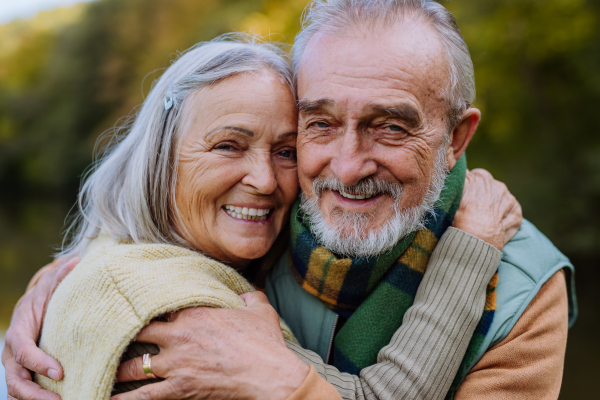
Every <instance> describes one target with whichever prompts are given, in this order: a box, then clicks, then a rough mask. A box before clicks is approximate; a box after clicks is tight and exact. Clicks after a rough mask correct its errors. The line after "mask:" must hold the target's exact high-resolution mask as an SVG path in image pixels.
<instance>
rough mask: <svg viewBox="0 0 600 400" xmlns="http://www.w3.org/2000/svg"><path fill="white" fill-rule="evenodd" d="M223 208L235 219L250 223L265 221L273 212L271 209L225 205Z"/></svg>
mask: <svg viewBox="0 0 600 400" xmlns="http://www.w3.org/2000/svg"><path fill="white" fill-rule="evenodd" d="M223 208H224V209H225V212H226V213H227V214H229V215H231V216H232V217H234V218H237V219H244V220H250V221H265V220H266V219H267V218H268V217H269V213H270V212H271V210H270V209H265V208H248V207H236V206H232V205H230V204H227V205H225V206H224V207H223Z"/></svg>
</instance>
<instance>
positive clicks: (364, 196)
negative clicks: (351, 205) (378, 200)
mask: <svg viewBox="0 0 600 400" xmlns="http://www.w3.org/2000/svg"><path fill="white" fill-rule="evenodd" d="M338 193H339V194H341V195H342V197H345V198H347V199H352V200H354V199H356V200H365V199H370V198H371V197H373V196H375V194H374V193H369V194H356V195H354V194H350V193H346V192H343V191H339V192H338Z"/></svg>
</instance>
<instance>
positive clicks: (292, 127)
mask: <svg viewBox="0 0 600 400" xmlns="http://www.w3.org/2000/svg"><path fill="white" fill-rule="evenodd" d="M189 100H190V101H189V102H188V103H187V105H186V106H185V107H184V110H183V111H184V114H183V117H184V121H186V122H185V123H184V125H183V127H182V128H183V130H182V131H183V138H182V144H181V150H180V153H179V172H178V178H177V183H176V189H175V190H176V191H175V196H176V203H177V207H178V209H179V212H180V217H181V219H180V220H179V221H177V219H175V220H174V221H175V222H174V224H175V229H176V231H177V232H178V233H179V235H181V236H182V237H183V238H184V239H186V240H187V241H188V242H189V243H190V244H192V246H194V247H195V248H196V249H198V250H199V251H201V252H203V253H204V254H206V255H208V256H210V257H213V258H215V259H217V260H219V261H222V262H225V263H227V264H229V265H232V266H235V267H240V266H244V265H245V264H247V263H248V262H249V260H251V259H255V258H259V257H261V256H263V255H264V254H266V252H267V251H268V250H269V248H270V247H271V245H272V244H273V242H274V241H275V239H276V238H277V235H278V234H279V232H280V230H281V227H282V226H283V224H284V223H285V220H286V217H287V212H288V210H289V209H290V207H291V205H292V203H293V202H294V200H295V198H296V196H297V195H298V177H297V172H296V128H297V127H296V124H297V121H296V103H295V99H294V97H293V96H292V93H291V92H290V90H289V88H288V87H287V85H286V84H285V83H284V82H283V81H282V80H281V79H280V78H279V77H278V76H277V75H276V74H275V73H274V72H272V71H261V72H252V73H241V74H238V75H234V76H233V77H230V78H227V79H225V80H224V81H222V82H220V83H218V84H217V85H214V86H212V87H210V88H205V89H201V90H199V91H198V92H196V93H195V94H193V95H192V96H191V98H190V99H189Z"/></svg>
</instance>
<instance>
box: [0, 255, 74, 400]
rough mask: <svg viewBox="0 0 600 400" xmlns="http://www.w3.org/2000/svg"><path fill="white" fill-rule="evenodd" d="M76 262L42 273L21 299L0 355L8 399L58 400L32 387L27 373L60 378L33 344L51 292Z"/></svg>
mask: <svg viewBox="0 0 600 400" xmlns="http://www.w3.org/2000/svg"><path fill="white" fill-rule="evenodd" d="M78 262H79V258H74V259H71V260H70V261H68V262H65V263H62V264H59V265H58V266H56V267H55V268H53V269H51V270H49V271H48V272H44V273H42V274H41V276H40V278H39V281H38V282H37V284H35V286H33V288H31V289H30V290H29V291H28V292H27V293H26V294H25V296H23V298H22V299H21V301H20V303H19V305H18V307H17V308H16V310H15V313H14V314H13V318H12V321H11V324H10V327H9V328H8V331H7V332H6V342H5V345H4V351H3V352H2V364H4V368H5V370H6V386H7V387H8V398H9V399H19V400H60V396H59V395H57V394H56V393H52V392H49V391H47V390H43V389H42V388H40V387H39V386H38V385H37V384H35V383H34V382H33V381H32V379H31V373H30V372H29V371H28V370H31V371H33V372H35V373H38V374H41V375H44V376H47V377H48V378H50V379H54V380H56V381H59V380H61V379H62V377H63V370H62V367H61V366H60V364H59V363H58V362H57V361H56V360H55V359H53V358H52V357H50V356H48V355H47V354H45V353H44V352H43V351H41V350H40V349H38V347H37V344H36V343H37V340H38V337H39V335H40V330H41V328H42V321H43V319H44V314H45V313H46V306H47V305H48V302H49V301H50V297H52V293H53V292H54V289H56V287H57V286H58V284H59V283H60V282H61V281H62V280H63V278H64V277H65V276H67V274H68V273H69V272H71V270H72V269H73V268H74V267H75V265H77V263H78Z"/></svg>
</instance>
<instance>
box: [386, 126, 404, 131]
mask: <svg viewBox="0 0 600 400" xmlns="http://www.w3.org/2000/svg"><path fill="white" fill-rule="evenodd" d="M387 129H389V130H390V131H392V132H402V131H403V130H404V129H402V128H401V127H399V126H398V125H388V126H387Z"/></svg>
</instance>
